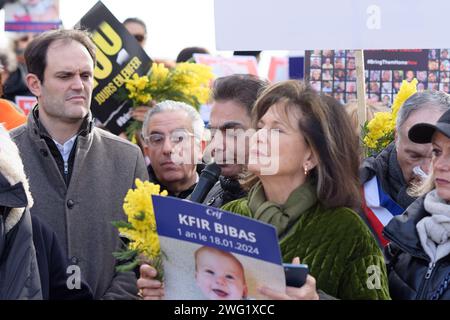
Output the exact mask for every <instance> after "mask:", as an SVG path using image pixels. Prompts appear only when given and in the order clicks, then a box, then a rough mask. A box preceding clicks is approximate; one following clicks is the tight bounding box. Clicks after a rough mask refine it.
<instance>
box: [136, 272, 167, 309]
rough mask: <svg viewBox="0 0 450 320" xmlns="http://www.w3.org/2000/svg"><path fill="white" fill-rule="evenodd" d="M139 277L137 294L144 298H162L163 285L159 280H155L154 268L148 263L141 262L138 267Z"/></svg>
mask: <svg viewBox="0 0 450 320" xmlns="http://www.w3.org/2000/svg"><path fill="white" fill-rule="evenodd" d="M139 272H140V277H139V279H138V280H137V287H138V288H139V294H138V295H139V296H140V297H142V298H143V299H144V300H161V299H163V298H164V285H163V284H162V283H161V281H158V280H155V277H156V275H157V272H156V270H155V268H153V267H152V266H150V265H148V264H143V265H141V267H140V268H139Z"/></svg>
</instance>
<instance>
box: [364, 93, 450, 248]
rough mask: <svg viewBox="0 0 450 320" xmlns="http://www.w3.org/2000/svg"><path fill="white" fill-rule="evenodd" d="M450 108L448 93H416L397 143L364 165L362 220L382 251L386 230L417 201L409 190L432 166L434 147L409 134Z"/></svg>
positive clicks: (405, 109) (403, 114)
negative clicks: (396, 217)
mask: <svg viewBox="0 0 450 320" xmlns="http://www.w3.org/2000/svg"><path fill="white" fill-rule="evenodd" d="M449 108H450V98H449V96H448V95H447V94H445V93H444V92H438V91H436V92H432V91H424V92H418V93H415V94H414V95H412V96H411V97H409V98H408V99H407V100H406V101H405V103H404V104H403V106H402V107H401V108H400V110H399V112H398V115H397V122H396V133H395V141H394V142H393V143H391V144H390V145H389V146H388V147H386V148H385V149H384V150H383V151H381V152H380V154H378V155H377V156H373V157H369V158H367V159H365V160H364V162H363V164H362V167H361V170H360V179H361V183H362V185H363V192H364V199H363V200H364V203H363V214H362V217H363V219H364V220H365V221H366V223H367V224H368V225H369V227H370V228H371V230H372V232H373V233H374V235H375V237H376V239H377V241H378V243H379V245H380V247H382V248H383V247H384V246H385V245H386V244H387V242H388V241H387V240H386V239H385V238H384V237H383V235H382V230H383V227H384V226H385V225H387V223H389V221H390V220H391V219H392V218H393V217H394V216H396V215H399V214H402V213H403V211H404V210H405V209H406V208H407V207H408V206H409V205H410V204H411V203H412V202H413V201H414V200H415V198H414V197H411V196H409V195H408V192H407V191H408V188H409V187H410V186H411V185H412V184H414V183H415V182H418V181H420V179H423V178H424V177H425V176H426V174H427V173H428V170H429V166H430V161H431V144H430V143H428V144H418V143H414V142H412V141H411V140H410V139H409V138H408V131H409V129H410V128H411V127H412V126H413V125H415V124H416V123H419V122H424V121H425V122H428V123H431V124H434V123H436V121H437V120H438V119H439V117H440V116H441V115H442V114H443V113H444V112H445V111H446V110H448V109H449Z"/></svg>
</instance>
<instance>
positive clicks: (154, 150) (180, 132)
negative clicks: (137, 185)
mask: <svg viewBox="0 0 450 320" xmlns="http://www.w3.org/2000/svg"><path fill="white" fill-rule="evenodd" d="M203 130H204V123H203V121H202V119H201V117H200V114H199V113H198V112H197V111H196V110H195V109H194V108H193V107H191V106H190V105H187V104H185V103H182V102H175V101H170V100H167V101H163V102H160V103H158V104H156V106H155V107H154V108H152V109H150V110H149V111H148V113H147V114H146V116H145V120H144V123H143V126H142V137H143V139H144V142H145V145H144V152H145V154H146V155H147V156H148V158H149V159H150V165H149V167H148V171H149V177H150V181H151V182H154V183H158V184H160V185H161V187H162V188H163V189H166V190H167V191H168V192H169V195H172V196H175V197H178V198H186V197H187V196H188V195H189V194H191V192H192V191H193V189H194V187H195V185H196V183H197V181H198V173H197V170H198V171H199V172H200V171H201V169H203V165H202V164H201V157H202V154H201V141H202V136H203Z"/></svg>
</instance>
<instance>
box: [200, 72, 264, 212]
mask: <svg viewBox="0 0 450 320" xmlns="http://www.w3.org/2000/svg"><path fill="white" fill-rule="evenodd" d="M266 85H267V82H265V81H263V80H260V79H259V78H257V77H255V76H251V75H239V74H236V75H232V76H227V77H222V78H218V79H216V81H215V82H214V87H213V90H212V100H213V104H212V109H211V115H210V120H209V128H210V130H211V137H212V140H211V143H210V144H209V146H208V148H207V150H209V151H210V152H211V155H212V156H213V157H214V160H215V161H216V163H217V164H218V165H219V166H220V168H221V170H222V172H221V176H220V178H219V181H218V182H217V183H216V184H215V185H214V187H213V188H212V189H211V190H210V192H209V193H208V195H207V196H206V198H205V200H204V201H203V203H204V204H206V205H208V206H212V207H221V206H223V205H224V204H226V203H228V202H230V201H232V200H235V199H239V198H242V197H244V196H245V195H246V192H245V190H244V189H243V188H242V187H241V184H240V182H239V179H240V178H243V179H245V166H246V163H247V158H248V140H246V139H247V138H248V137H249V134H248V132H247V130H249V129H252V127H253V126H252V123H251V111H252V108H253V105H254V103H255V101H256V99H257V97H258V94H259V92H260V91H262V90H263V89H264V87H265V86H266Z"/></svg>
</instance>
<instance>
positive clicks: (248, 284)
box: [152, 196, 285, 300]
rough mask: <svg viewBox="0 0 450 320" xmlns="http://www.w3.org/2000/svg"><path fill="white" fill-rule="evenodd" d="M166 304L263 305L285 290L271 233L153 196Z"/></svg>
mask: <svg viewBox="0 0 450 320" xmlns="http://www.w3.org/2000/svg"><path fill="white" fill-rule="evenodd" d="M152 200H153V208H154V212H155V218H156V227H157V231H158V236H159V241H160V244H161V251H162V253H163V266H164V292H165V298H166V299H168V300H173V299H175V300H185V299H189V300H197V299H202V300H204V299H210V300H241V299H243V300H247V299H264V298H265V297H264V296H262V295H261V294H260V293H258V292H257V290H256V288H257V286H258V285H269V286H270V287H271V288H273V289H275V290H279V291H284V290H285V275H284V269H283V266H282V264H281V253H280V247H279V244H278V238H277V234H276V230H275V227H273V226H272V225H269V224H265V223H262V222H259V221H256V220H253V219H249V218H247V217H243V216H240V215H236V214H232V213H230V212H227V211H223V210H220V209H217V208H211V207H208V206H205V205H202V204H197V203H193V202H190V201H187V200H180V199H177V198H172V197H161V196H152Z"/></svg>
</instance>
